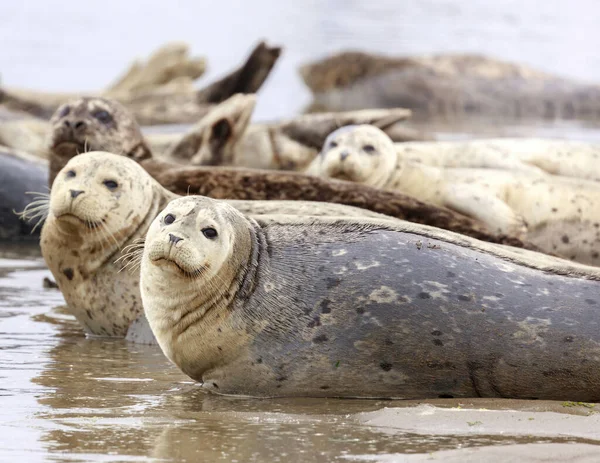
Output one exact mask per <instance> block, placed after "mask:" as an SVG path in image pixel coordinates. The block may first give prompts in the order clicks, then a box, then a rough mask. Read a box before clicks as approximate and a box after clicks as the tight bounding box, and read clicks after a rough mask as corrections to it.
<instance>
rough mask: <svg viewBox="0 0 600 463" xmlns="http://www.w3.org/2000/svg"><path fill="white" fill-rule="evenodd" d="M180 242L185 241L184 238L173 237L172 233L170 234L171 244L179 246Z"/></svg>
mask: <svg viewBox="0 0 600 463" xmlns="http://www.w3.org/2000/svg"><path fill="white" fill-rule="evenodd" d="M180 241H183V238H181V237H179V236H176V235H173V234H172V233H169V243H171V244H177V243H179V242H180Z"/></svg>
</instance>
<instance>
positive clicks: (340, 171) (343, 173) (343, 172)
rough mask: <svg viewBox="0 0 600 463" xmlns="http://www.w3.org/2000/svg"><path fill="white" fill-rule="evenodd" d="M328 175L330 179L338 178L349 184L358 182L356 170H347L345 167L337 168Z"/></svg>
mask: <svg viewBox="0 0 600 463" xmlns="http://www.w3.org/2000/svg"><path fill="white" fill-rule="evenodd" d="M327 175H328V176H329V177H330V178H337V179H339V180H346V181H349V182H357V181H358V180H357V175H356V172H355V171H354V169H346V168H343V167H339V166H335V167H332V168H331V169H329V170H328V172H327Z"/></svg>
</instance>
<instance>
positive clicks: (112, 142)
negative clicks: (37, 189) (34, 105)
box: [47, 98, 152, 185]
mask: <svg viewBox="0 0 600 463" xmlns="http://www.w3.org/2000/svg"><path fill="white" fill-rule="evenodd" d="M50 128H51V129H50V133H49V135H48V140H47V147H48V151H49V159H50V178H49V184H50V185H52V182H53V181H54V177H55V176H56V174H57V173H58V171H59V170H61V169H62V168H63V167H64V166H65V164H66V163H67V162H68V161H69V159H71V158H72V157H74V156H77V155H78V154H81V153H85V152H87V151H108V152H112V153H116V154H120V155H124V156H126V157H129V158H131V159H134V160H136V161H142V160H144V159H148V158H150V157H152V155H151V153H150V149H149V148H148V147H147V145H146V143H145V141H144V138H143V136H142V133H141V131H140V128H139V126H138V124H137V122H136V120H135V118H134V117H133V116H132V115H131V113H130V112H129V111H128V110H127V109H126V108H125V107H124V106H122V105H121V104H120V103H118V102H117V101H115V100H109V99H106V98H80V99H76V100H72V101H69V102H67V103H65V104H63V105H62V106H60V107H59V108H58V109H57V110H56V112H55V113H54V115H53V116H52V118H51V119H50Z"/></svg>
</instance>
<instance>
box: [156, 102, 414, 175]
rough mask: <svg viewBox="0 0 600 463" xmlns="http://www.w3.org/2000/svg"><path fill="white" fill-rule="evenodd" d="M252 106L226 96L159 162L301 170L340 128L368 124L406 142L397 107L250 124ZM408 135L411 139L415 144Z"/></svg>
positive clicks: (403, 114)
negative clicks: (399, 127)
mask: <svg viewBox="0 0 600 463" xmlns="http://www.w3.org/2000/svg"><path fill="white" fill-rule="evenodd" d="M255 105H256V95H253V94H237V95H234V96H232V97H230V98H229V99H227V100H226V101H224V102H223V103H221V104H219V105H218V106H216V107H215V108H214V109H213V110H212V111H210V112H209V113H208V114H207V115H206V116H205V117H203V118H202V119H201V120H200V121H199V122H198V123H197V124H196V125H195V126H194V127H193V128H192V129H191V130H190V131H189V132H188V133H186V134H185V135H184V136H183V137H182V138H181V139H180V140H179V141H178V142H175V143H173V145H172V146H171V147H169V148H168V149H167V150H166V153H165V158H166V159H169V160H173V161H175V162H178V163H181V164H185V165H189V164H191V165H205V166H237V167H249V168H256V169H277V170H298V171H302V170H304V169H305V168H306V166H307V165H308V164H309V163H310V162H311V161H312V160H313V159H314V158H315V156H316V155H317V153H318V152H319V150H320V148H321V146H322V145H323V142H324V141H325V138H326V137H327V135H328V134H329V133H330V132H331V131H333V130H335V129H336V128H338V127H340V126H344V125H348V124H374V125H377V126H378V127H380V128H381V129H382V130H384V131H385V132H386V133H388V132H389V134H390V135H392V136H394V137H395V138H394V141H403V140H405V139H407V138H409V137H408V134H407V131H404V132H402V131H401V130H398V126H399V125H400V123H401V122H403V121H404V120H406V119H407V118H408V117H409V116H410V111H406V110H405V109H403V108H393V109H375V110H363V111H349V112H339V113H324V114H309V115H302V116H298V117H295V118H293V119H291V120H283V121H278V122H272V123H254V124H250V119H251V117H252V113H253V111H254V107H255ZM411 133H412V132H411ZM413 135H414V136H413V137H412V139H413V140H414V139H419V137H418V136H417V135H416V134H413ZM421 139H422V138H421Z"/></svg>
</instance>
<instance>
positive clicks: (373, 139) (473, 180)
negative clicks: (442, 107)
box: [307, 126, 600, 265]
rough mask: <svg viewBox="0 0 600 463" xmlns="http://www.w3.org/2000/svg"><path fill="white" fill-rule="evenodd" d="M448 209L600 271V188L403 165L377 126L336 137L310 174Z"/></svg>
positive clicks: (541, 176) (547, 178)
mask: <svg viewBox="0 0 600 463" xmlns="http://www.w3.org/2000/svg"><path fill="white" fill-rule="evenodd" d="M307 172H309V173H310V174H312V175H319V176H323V177H327V178H339V179H344V180H350V181H354V182H359V183H363V184H365V185H369V186H373V187H376V188H381V189H384V190H390V191H399V192H403V193H406V194H408V195H411V196H414V197H415V198H418V199H420V200H422V201H425V202H428V203H431V204H435V205H439V206H444V207H448V208H450V209H453V210H455V211H457V212H460V213H462V214H465V215H467V216H470V217H473V218H476V219H478V220H480V221H482V222H483V223H485V224H486V225H487V226H488V227H489V228H490V229H491V230H495V231H498V232H499V233H505V234H508V235H514V236H518V237H521V238H522V239H524V240H526V241H530V242H531V243H533V244H535V245H537V246H539V247H540V248H541V249H542V250H543V251H545V252H548V253H552V254H556V255H559V256H562V257H565V258H568V259H571V260H574V261H578V262H581V263H585V264H591V265H600V254H599V252H600V229H599V228H598V227H599V224H600V184H598V182H594V181H589V180H583V179H575V178H565V177H559V176H554V175H549V174H545V173H544V172H541V173H534V174H532V173H530V172H521V171H519V172H517V171H508V170H498V169H463V168H437V167H433V166H428V165H425V164H421V163H417V162H411V161H406V162H405V161H403V160H402V159H401V158H399V157H398V155H397V153H396V150H395V148H394V144H393V143H392V141H391V140H390V139H389V137H388V136H387V135H386V134H384V133H383V132H382V131H381V130H379V129H377V128H376V127H372V126H356V127H346V128H342V129H339V130H337V131H335V132H333V133H332V134H331V135H330V136H329V137H328V139H327V141H326V143H325V145H324V146H323V150H322V151H321V154H320V155H319V157H318V158H317V159H315V161H314V162H313V163H312V164H311V166H310V167H309V169H308V170H307Z"/></svg>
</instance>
